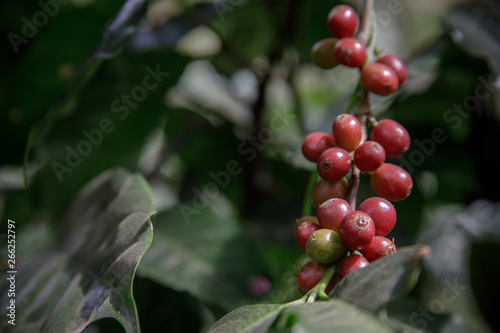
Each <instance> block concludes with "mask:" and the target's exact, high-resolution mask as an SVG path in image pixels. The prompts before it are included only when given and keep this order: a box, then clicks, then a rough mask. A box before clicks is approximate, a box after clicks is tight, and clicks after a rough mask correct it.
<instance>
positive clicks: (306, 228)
mask: <svg viewBox="0 0 500 333" xmlns="http://www.w3.org/2000/svg"><path fill="white" fill-rule="evenodd" d="M320 228H321V227H320V226H319V224H318V223H315V222H302V223H301V224H300V225H299V226H298V227H297V229H296V232H295V239H296V240H297V244H298V245H299V246H300V248H301V249H302V250H305V249H306V242H307V239H308V238H309V237H310V236H311V235H312V234H313V233H314V232H315V231H317V230H319V229H320Z"/></svg>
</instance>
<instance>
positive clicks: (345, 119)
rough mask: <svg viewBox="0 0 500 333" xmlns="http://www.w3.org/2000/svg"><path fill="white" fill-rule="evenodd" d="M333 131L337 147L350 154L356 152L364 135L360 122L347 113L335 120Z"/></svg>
mask: <svg viewBox="0 0 500 333" xmlns="http://www.w3.org/2000/svg"><path fill="white" fill-rule="evenodd" d="M332 130H333V139H334V140H335V143H336V145H337V147H339V148H342V149H345V150H346V151H348V152H351V151H354V150H355V149H356V148H357V147H358V146H359V143H360V142H361V137H362V135H363V132H362V131H361V124H360V123H359V120H358V119H357V118H356V117H354V116H353V115H350V114H347V113H343V114H340V115H338V116H337V117H336V118H335V121H334V122H333V126H332Z"/></svg>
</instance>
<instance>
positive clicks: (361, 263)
mask: <svg viewBox="0 0 500 333" xmlns="http://www.w3.org/2000/svg"><path fill="white" fill-rule="evenodd" d="M369 264H370V262H369V261H368V260H367V259H366V258H365V257H363V256H362V255H359V254H351V255H350V256H348V257H345V258H344V259H342V261H341V262H340V265H339V279H340V280H342V279H343V278H345V277H346V275H347V274H349V273H351V272H352V271H355V270H357V269H359V268H362V267H366V266H368V265H369Z"/></svg>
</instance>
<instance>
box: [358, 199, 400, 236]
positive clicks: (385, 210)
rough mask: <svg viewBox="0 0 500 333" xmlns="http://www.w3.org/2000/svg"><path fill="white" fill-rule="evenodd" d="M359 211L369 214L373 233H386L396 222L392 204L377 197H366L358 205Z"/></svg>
mask: <svg viewBox="0 0 500 333" xmlns="http://www.w3.org/2000/svg"><path fill="white" fill-rule="evenodd" d="M358 210H359V211H360V212H363V213H366V214H368V215H370V217H371V218H372V220H373V223H374V224H375V235H376V236H385V235H387V234H388V233H389V232H390V231H391V230H392V228H394V225H395V224H396V219H397V214H396V209H395V208H394V206H393V205H392V204H391V203H390V202H389V201H387V200H385V199H383V198H379V197H373V198H369V199H366V200H365V201H363V203H361V205H360V206H359V207H358Z"/></svg>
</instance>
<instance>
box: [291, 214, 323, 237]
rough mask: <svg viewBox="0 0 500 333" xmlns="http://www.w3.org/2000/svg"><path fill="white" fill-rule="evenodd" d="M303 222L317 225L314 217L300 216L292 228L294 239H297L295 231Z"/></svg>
mask: <svg viewBox="0 0 500 333" xmlns="http://www.w3.org/2000/svg"><path fill="white" fill-rule="evenodd" d="M304 222H312V223H317V224H319V222H318V219H317V218H316V216H312V215H307V216H302V217H301V218H300V219H298V220H297V221H296V222H295V226H294V228H293V234H294V235H295V238H297V229H298V228H299V226H300V225H301V224H303V223H304Z"/></svg>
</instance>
